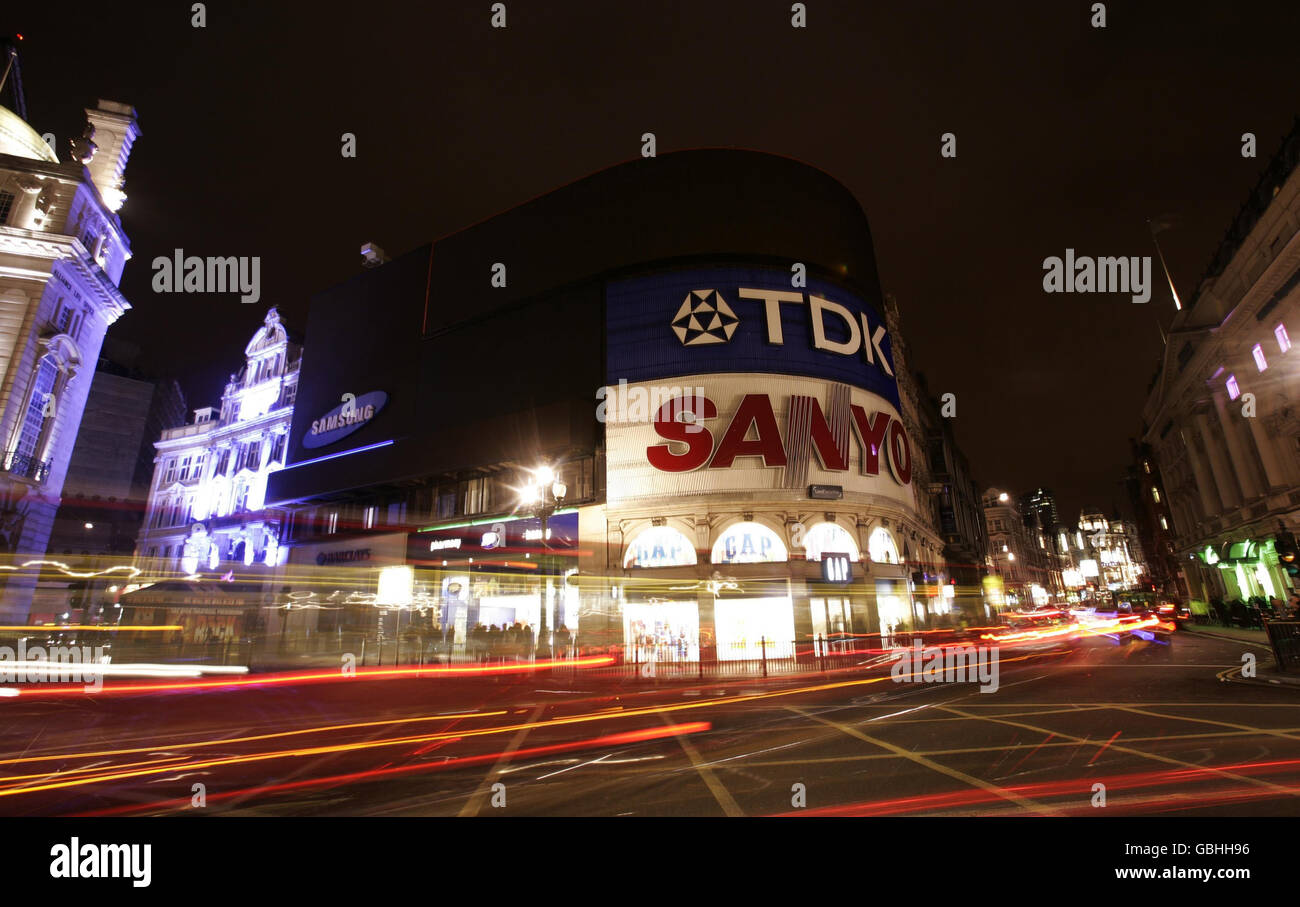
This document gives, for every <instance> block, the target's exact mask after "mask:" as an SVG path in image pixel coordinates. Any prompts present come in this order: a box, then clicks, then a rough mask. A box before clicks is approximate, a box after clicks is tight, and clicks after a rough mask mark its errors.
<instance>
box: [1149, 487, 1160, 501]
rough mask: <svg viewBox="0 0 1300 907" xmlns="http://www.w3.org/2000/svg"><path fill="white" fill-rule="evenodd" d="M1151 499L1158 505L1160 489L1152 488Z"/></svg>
mask: <svg viewBox="0 0 1300 907" xmlns="http://www.w3.org/2000/svg"><path fill="white" fill-rule="evenodd" d="M1151 499H1152V500H1153V501H1155V502H1156V503H1157V504H1159V503H1160V489H1159V488H1152V489H1151Z"/></svg>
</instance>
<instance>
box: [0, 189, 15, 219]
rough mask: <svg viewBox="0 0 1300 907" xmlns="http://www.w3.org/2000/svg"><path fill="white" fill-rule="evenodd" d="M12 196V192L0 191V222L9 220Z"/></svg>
mask: <svg viewBox="0 0 1300 907" xmlns="http://www.w3.org/2000/svg"><path fill="white" fill-rule="evenodd" d="M14 197H15V196H14V194H13V193H12V192H0V224H6V223H8V222H9V212H10V211H12V210H13V207H14Z"/></svg>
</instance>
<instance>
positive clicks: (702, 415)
mask: <svg viewBox="0 0 1300 907" xmlns="http://www.w3.org/2000/svg"><path fill="white" fill-rule="evenodd" d="M697 403H698V404H699V409H700V412H696V411H695V409H696V404H697ZM684 413H690V414H691V415H692V416H694V417H695V421H694V422H683V421H681V419H680V416H682V414H684ZM717 417H718V407H717V406H715V405H714V403H713V401H712V400H710V399H709V398H708V397H699V396H695V395H694V394H692V395H690V396H687V397H674V398H673V399H671V400H669V401H667V402H666V403H664V405H663V406H661V407H659V412H657V413H655V432H656V433H657V434H658V435H659V437H661V438H663V439H664V440H665V441H676V442H678V443H680V444H685V445H686V450H685V452H683V453H673V450H672V448H671V447H670V446H668V445H667V444H655V445H653V446H651V447H647V448H646V452H645V455H646V459H647V460H649V461H650V465H651V466H653V467H654V468H655V469H658V470H660V471H662V472H690V471H691V470H692V469H699V468H700V467H701V466H703V465H704V464H705V463H707V462H708V461H709V454H711V453H712V452H713V435H712V434H710V433H709V430H708V429H707V428H705V427H704V426H703V425H700V424H699V423H700V422H701V421H702V420H704V419H716V418H717Z"/></svg>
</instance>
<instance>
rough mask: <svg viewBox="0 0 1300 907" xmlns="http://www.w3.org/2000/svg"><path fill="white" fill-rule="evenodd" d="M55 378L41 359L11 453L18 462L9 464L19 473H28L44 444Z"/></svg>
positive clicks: (52, 408)
mask: <svg viewBox="0 0 1300 907" xmlns="http://www.w3.org/2000/svg"><path fill="white" fill-rule="evenodd" d="M58 378H59V369H58V367H57V366H56V365H55V364H54V359H53V358H52V357H50V356H43V357H41V361H40V362H39V363H37V366H36V377H35V378H34V379H33V381H32V395H31V397H30V398H29V399H28V401H27V410H26V412H25V413H24V414H23V422H22V428H21V430H20V431H19V433H18V440H17V442H16V443H15V445H14V451H15V452H16V453H17V455H18V457H19V458H21V460H22V462H21V463H19V464H12V463H11V464H10V465H11V467H12V466H17V468H18V469H19V470H20V471H23V472H28V471H29V470H31V469H32V468H34V467H35V466H36V462H35V461H36V459H37V457H39V456H40V454H41V446H42V442H43V441H44V440H45V428H46V425H47V423H48V422H49V421H50V419H51V417H53V416H54V414H55V412H56V408H55V398H54V385H55V383H56V382H57V381H58Z"/></svg>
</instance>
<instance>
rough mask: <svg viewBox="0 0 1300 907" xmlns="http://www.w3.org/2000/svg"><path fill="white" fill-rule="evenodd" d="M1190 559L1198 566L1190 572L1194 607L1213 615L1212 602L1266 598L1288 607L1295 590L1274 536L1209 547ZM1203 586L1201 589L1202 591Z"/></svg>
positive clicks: (1240, 539) (1199, 550)
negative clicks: (1276, 548) (1197, 606)
mask: <svg viewBox="0 0 1300 907" xmlns="http://www.w3.org/2000/svg"><path fill="white" fill-rule="evenodd" d="M1189 559H1190V561H1191V562H1193V563H1194V565H1195V567H1194V568H1193V569H1189V570H1188V571H1187V574H1188V577H1187V578H1188V582H1189V585H1190V586H1191V589H1192V598H1193V603H1194V606H1195V605H1196V604H1197V603H1199V604H1200V607H1199V608H1196V610H1199V611H1200V612H1201V613H1209V611H1208V603H1209V602H1210V601H1211V600H1212V599H1215V598H1219V599H1222V600H1223V601H1225V602H1226V601H1249V600H1250V599H1252V598H1263V599H1265V600H1266V601H1267V600H1273V601H1275V602H1280V603H1282V604H1286V602H1287V601H1288V600H1289V599H1290V597H1291V594H1292V592H1293V590H1294V586H1293V585H1292V584H1291V582H1290V581H1289V578H1288V576H1287V573H1286V570H1285V569H1283V568H1282V566H1281V565H1280V564H1279V562H1278V557H1277V551H1276V550H1275V548H1274V544H1273V539H1272V538H1271V537H1261V536H1254V537H1242V538H1237V539H1235V540H1232V541H1226V542H1223V543H1221V544H1219V545H1218V546H1215V545H1206V546H1204V547H1202V548H1200V549H1198V550H1197V551H1196V552H1195V553H1194V554H1191V555H1189ZM1198 587H1199V588H1198Z"/></svg>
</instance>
